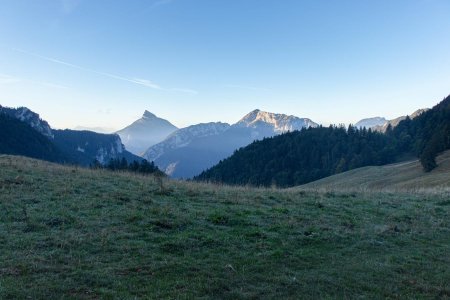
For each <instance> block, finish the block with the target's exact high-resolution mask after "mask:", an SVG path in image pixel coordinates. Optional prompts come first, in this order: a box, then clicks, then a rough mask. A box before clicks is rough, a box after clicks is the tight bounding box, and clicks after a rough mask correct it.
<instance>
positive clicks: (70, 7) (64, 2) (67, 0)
mask: <svg viewBox="0 0 450 300" xmlns="http://www.w3.org/2000/svg"><path fill="white" fill-rule="evenodd" d="M80 2H81V0H60V3H61V9H62V11H63V12H64V13H65V14H70V13H71V12H73V11H74V10H75V9H76V8H77V6H78V5H79V4H80Z"/></svg>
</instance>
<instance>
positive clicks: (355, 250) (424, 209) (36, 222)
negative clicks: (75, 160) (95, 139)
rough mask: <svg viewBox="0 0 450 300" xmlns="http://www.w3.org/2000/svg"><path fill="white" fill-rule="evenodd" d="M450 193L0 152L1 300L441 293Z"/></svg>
mask: <svg viewBox="0 0 450 300" xmlns="http://www.w3.org/2000/svg"><path fill="white" fill-rule="evenodd" d="M448 199H449V194H448V193H447V194H441V195H438V194H406V195H402V194H395V193H381V194H380V193H377V194H375V193H368V194H362V193H342V194H337V193H335V194H333V193H324V194H320V193H315V192H304V191H293V190H290V191H287V190H275V189H274V190H272V189H247V188H231V187H218V186H214V185H206V184H197V183H192V182H190V183H189V182H179V181H170V180H169V181H167V180H166V179H162V181H161V179H159V180H158V179H157V178H155V177H152V176H149V177H143V176H135V175H131V174H127V173H112V172H106V171H99V170H89V169H82V168H76V167H63V166H60V165H55V164H51V163H46V162H42V161H37V160H33V159H28V158H22V157H15V156H4V155H0V262H1V265H0V299H28V298H33V299H180V298H183V299H184V298H186V299H197V298H201V299H261V298H265V299H297V298H298V297H299V295H301V297H304V298H305V299H320V298H325V299H344V298H350V299H360V298H361V299H366V298H369V299H374V298H375V299H381V298H383V299H384V298H389V299H393V298H400V299H410V298H414V299H425V298H426V299H439V298H441V299H445V298H448V297H450V284H449V283H450V269H449V268H448V266H449V265H450V256H449V255H448V253H450V235H449V232H450V219H449V218H448V216H449V215H450V201H449V200H448Z"/></svg>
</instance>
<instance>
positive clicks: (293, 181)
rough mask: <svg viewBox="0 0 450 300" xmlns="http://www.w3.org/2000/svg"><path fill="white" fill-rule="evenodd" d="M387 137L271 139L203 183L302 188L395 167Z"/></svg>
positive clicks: (342, 132)
mask: <svg viewBox="0 0 450 300" xmlns="http://www.w3.org/2000/svg"><path fill="white" fill-rule="evenodd" d="M391 145H392V142H391V141H390V138H389V137H388V136H386V135H384V134H381V133H378V132H373V131H371V130H366V129H361V130H360V129H357V128H355V127H352V126H351V127H349V128H348V129H346V128H345V127H335V126H330V127H319V128H308V129H304V130H302V131H295V132H290V133H287V134H284V135H281V136H277V137H274V138H266V139H264V140H262V141H258V142H254V143H252V144H251V145H249V146H247V147H245V148H241V149H239V150H238V151H236V152H235V153H234V154H233V155H232V156H231V157H229V158H228V159H225V160H223V161H221V162H220V163H219V164H218V165H217V166H215V167H213V168H211V169H209V170H207V171H205V172H203V173H202V174H200V175H199V176H198V177H196V179H197V180H207V181H213V182H224V183H229V184H239V185H245V184H251V185H257V186H259V185H263V186H269V185H276V186H281V187H286V186H293V185H299V184H303V183H306V182H310V181H314V180H317V179H319V178H323V177H326V176H330V175H332V174H336V173H340V172H343V171H346V170H350V169H354V168H358V167H362V166H367V165H383V164H387V163H390V162H392V161H394V159H395V157H396V153H395V149H394V148H393V147H392V146H391Z"/></svg>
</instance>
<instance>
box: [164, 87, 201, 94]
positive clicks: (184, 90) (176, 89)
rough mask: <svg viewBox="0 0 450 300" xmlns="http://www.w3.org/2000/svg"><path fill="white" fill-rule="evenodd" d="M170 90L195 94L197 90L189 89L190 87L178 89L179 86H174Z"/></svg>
mask: <svg viewBox="0 0 450 300" xmlns="http://www.w3.org/2000/svg"><path fill="white" fill-rule="evenodd" d="M171 91H174V92H180V93H185V94H191V95H197V94H198V91H196V90H191V89H179V88H174V89H171Z"/></svg>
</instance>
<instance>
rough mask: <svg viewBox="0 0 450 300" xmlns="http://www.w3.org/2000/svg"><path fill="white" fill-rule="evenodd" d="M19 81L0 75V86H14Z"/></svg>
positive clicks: (18, 79)
mask: <svg viewBox="0 0 450 300" xmlns="http://www.w3.org/2000/svg"><path fill="white" fill-rule="evenodd" d="M20 81H22V80H21V79H20V78H17V77H14V76H10V75H6V74H0V84H15V83H18V82H20Z"/></svg>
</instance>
